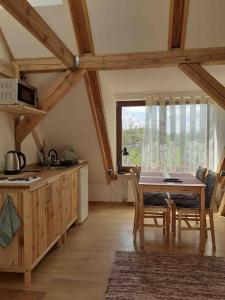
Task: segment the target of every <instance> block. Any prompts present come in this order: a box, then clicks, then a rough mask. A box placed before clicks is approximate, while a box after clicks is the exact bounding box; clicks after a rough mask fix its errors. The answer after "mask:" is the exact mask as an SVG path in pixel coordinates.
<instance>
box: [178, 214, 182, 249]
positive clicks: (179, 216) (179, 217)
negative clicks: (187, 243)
mask: <svg viewBox="0 0 225 300" xmlns="http://www.w3.org/2000/svg"><path fill="white" fill-rule="evenodd" d="M178 247H179V248H180V247H181V211H180V210H178Z"/></svg>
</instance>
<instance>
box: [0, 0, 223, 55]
mask: <svg viewBox="0 0 225 300" xmlns="http://www.w3.org/2000/svg"><path fill="white" fill-rule="evenodd" d="M86 1H87V7H88V12H89V17H90V24H91V29H92V35H93V40H94V46H95V52H96V53H97V54H103V53H117V52H120V53H123V52H135V51H137V52H139V51H160V50H166V49H167V41H168V22H169V6H170V0H122V1H121V0H86ZM29 2H30V3H31V4H32V5H34V7H35V9H36V10H37V11H38V12H39V13H40V15H41V16H42V17H43V19H44V20H45V21H46V22H47V23H48V24H49V26H50V27H51V28H52V29H53V31H55V33H56V34H57V35H58V36H59V38H60V39H61V40H62V41H63V42H64V43H65V44H66V46H67V47H68V48H69V49H70V50H71V51H72V52H73V53H74V54H77V53H78V51H77V45H76V41H75V37H74V32H73V26H72V22H71V17H70V12H69V9H68V2H67V0H29ZM224 11H225V1H224V0H190V7H189V16H188V24H187V35H186V43H185V47H186V48H195V47H197V48H198V47H217V46H225V39H224V36H225V18H224ZM0 26H1V27H2V29H3V31H4V33H5V35H6V38H7V40H8V43H9V45H10V47H11V48H12V52H13V54H14V56H15V57H16V58H25V57H46V56H52V54H51V53H50V52H49V51H48V50H46V48H45V47H44V46H42V45H41V44H40V43H39V42H38V41H37V40H36V39H35V38H34V37H33V36H32V35H31V34H30V33H29V32H27V30H26V29H24V27H23V26H21V25H20V24H19V23H18V22H17V21H16V20H15V19H14V18H12V17H11V16H9V15H8V13H7V12H5V11H4V10H3V9H2V10H0Z"/></svg>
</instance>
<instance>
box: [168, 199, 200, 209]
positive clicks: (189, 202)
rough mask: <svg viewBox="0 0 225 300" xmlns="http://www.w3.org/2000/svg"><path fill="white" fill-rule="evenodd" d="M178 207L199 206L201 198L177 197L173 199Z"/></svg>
mask: <svg viewBox="0 0 225 300" xmlns="http://www.w3.org/2000/svg"><path fill="white" fill-rule="evenodd" d="M173 202H174V203H175V205H176V207H177V208H199V200H198V198H196V199H175V200H173Z"/></svg>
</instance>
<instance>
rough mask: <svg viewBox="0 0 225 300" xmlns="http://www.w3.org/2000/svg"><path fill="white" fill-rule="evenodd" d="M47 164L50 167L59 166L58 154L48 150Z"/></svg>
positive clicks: (53, 150)
mask: <svg viewBox="0 0 225 300" xmlns="http://www.w3.org/2000/svg"><path fill="white" fill-rule="evenodd" d="M48 162H49V164H50V166H59V165H60V160H59V157H58V153H57V151H56V150H55V149H50V150H49V151H48Z"/></svg>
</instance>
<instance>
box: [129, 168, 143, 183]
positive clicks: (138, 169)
mask: <svg viewBox="0 0 225 300" xmlns="http://www.w3.org/2000/svg"><path fill="white" fill-rule="evenodd" d="M131 169H132V170H133V171H134V172H135V175H136V178H137V181H138V182H139V179H140V175H141V167H138V166H137V165H136V166H135V167H132V168H131Z"/></svg>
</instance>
